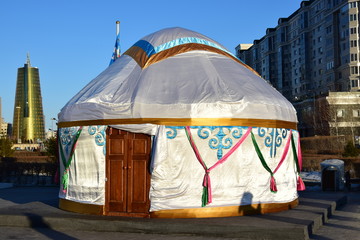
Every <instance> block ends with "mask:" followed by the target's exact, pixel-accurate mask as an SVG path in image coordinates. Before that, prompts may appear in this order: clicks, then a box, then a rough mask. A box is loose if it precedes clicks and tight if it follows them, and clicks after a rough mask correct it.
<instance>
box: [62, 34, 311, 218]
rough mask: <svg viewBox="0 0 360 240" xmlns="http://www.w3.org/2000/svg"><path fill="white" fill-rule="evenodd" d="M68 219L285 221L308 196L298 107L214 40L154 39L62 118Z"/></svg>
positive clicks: (130, 53)
mask: <svg viewBox="0 0 360 240" xmlns="http://www.w3.org/2000/svg"><path fill="white" fill-rule="evenodd" d="M58 119H59V125H58V126H59V132H58V140H59V157H60V159H61V160H60V170H61V171H60V172H61V186H60V192H59V206H60V208H61V209H64V210H68V211H74V212H80V213H91V214H99V215H114V216H129V217H152V218H201V217H225V216H240V215H245V214H253V213H259V214H264V213H269V212H276V211H283V210H287V209H289V208H293V207H295V206H297V205H298V190H302V189H304V186H303V183H302V181H301V179H300V177H299V172H300V171H301V149H300V145H299V142H300V139H299V138H300V137H299V133H298V131H297V130H296V129H297V117H296V111H295V110H294V107H293V106H292V105H291V103H290V102H289V101H287V100H286V99H285V98H284V97H283V96H282V95H281V94H280V93H279V92H278V91H277V90H275V89H274V88H273V87H272V86H271V85H270V84H269V83H268V82H266V81H265V80H264V79H262V78H261V77H260V76H259V75H258V74H257V73H256V72H255V71H254V70H253V69H251V68H250V67H248V66H247V65H245V64H244V63H243V62H241V61H240V60H239V59H238V58H237V57H235V56H234V55H233V54H231V53H230V52H229V51H228V50H226V49H225V48H224V47H223V46H222V45H220V44H219V43H217V42H215V41H214V40H212V39H210V38H208V37H206V36H204V35H201V34H199V33H197V32H194V31H190V30H187V29H183V28H178V27H176V28H167V29H163V30H160V31H158V32H155V33H152V34H150V35H147V36H145V37H144V38H142V39H141V40H139V41H138V42H136V43H135V44H134V45H133V46H132V47H131V48H130V49H128V50H127V51H126V52H125V53H124V54H123V55H121V57H119V58H118V59H116V61H114V62H113V63H112V64H111V65H110V66H109V67H107V68H106V69H105V70H104V71H103V72H102V73H100V75H98V76H97V77H96V78H95V79H93V80H92V81H90V82H89V83H88V84H87V85H86V86H85V87H84V88H83V89H82V90H81V91H80V92H79V93H77V94H76V95H75V96H74V97H73V98H72V99H70V101H69V102H68V103H67V104H66V105H65V106H64V107H63V108H62V110H61V112H60V113H59V115H58Z"/></svg>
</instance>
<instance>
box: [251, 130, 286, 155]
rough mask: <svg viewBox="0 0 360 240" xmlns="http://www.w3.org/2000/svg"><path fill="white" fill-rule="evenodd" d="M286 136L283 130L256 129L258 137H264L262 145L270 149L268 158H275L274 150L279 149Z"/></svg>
mask: <svg viewBox="0 0 360 240" xmlns="http://www.w3.org/2000/svg"><path fill="white" fill-rule="evenodd" d="M287 134H288V129H285V128H262V127H259V128H258V135H259V137H264V138H265V139H264V144H265V146H266V147H268V148H270V157H276V149H277V148H279V147H280V146H281V144H282V142H283V139H284V138H286V136H287Z"/></svg>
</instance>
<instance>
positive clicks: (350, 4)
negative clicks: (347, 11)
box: [349, 2, 357, 8]
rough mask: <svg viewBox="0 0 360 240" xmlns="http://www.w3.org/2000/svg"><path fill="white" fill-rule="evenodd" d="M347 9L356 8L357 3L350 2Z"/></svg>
mask: <svg viewBox="0 0 360 240" xmlns="http://www.w3.org/2000/svg"><path fill="white" fill-rule="evenodd" d="M349 7H350V8H356V7H357V2H351V3H349Z"/></svg>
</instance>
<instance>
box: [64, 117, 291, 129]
mask: <svg viewBox="0 0 360 240" xmlns="http://www.w3.org/2000/svg"><path fill="white" fill-rule="evenodd" d="M144 123H152V124H157V125H167V126H248V127H269V128H287V129H294V130H296V129H297V123H296V122H289V121H283V120H269V119H247V118H129V119H98V120H83V121H72V122H59V127H60V128H63V127H74V126H90V125H117V124H119V125H120V124H144Z"/></svg>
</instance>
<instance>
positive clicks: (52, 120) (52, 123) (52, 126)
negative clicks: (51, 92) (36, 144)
mask: <svg viewBox="0 0 360 240" xmlns="http://www.w3.org/2000/svg"><path fill="white" fill-rule="evenodd" d="M50 120H51V137H54V121H56V118H51V119H50Z"/></svg>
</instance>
